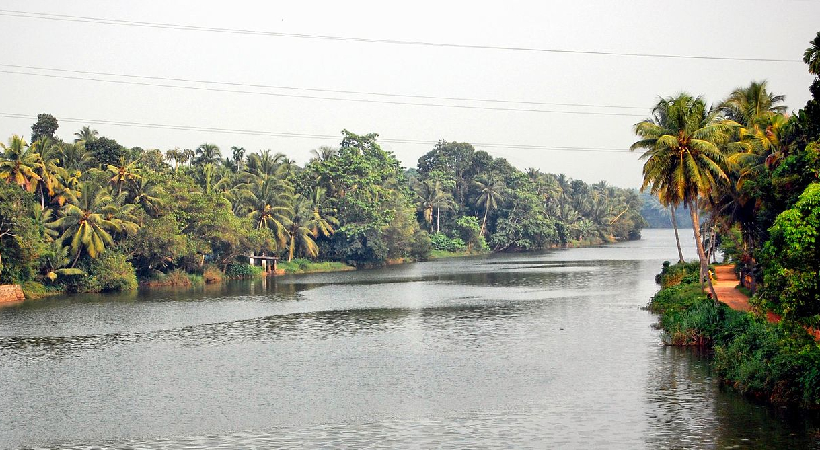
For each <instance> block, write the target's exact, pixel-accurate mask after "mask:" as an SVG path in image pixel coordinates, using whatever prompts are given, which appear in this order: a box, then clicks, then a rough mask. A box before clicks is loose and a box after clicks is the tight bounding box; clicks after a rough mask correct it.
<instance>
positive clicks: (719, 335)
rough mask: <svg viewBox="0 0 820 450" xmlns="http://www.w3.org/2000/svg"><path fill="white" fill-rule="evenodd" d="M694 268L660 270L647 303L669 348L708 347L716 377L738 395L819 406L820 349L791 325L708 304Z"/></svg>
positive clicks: (667, 266)
mask: <svg viewBox="0 0 820 450" xmlns="http://www.w3.org/2000/svg"><path fill="white" fill-rule="evenodd" d="M698 272H699V264H698V263H694V264H691V263H690V264H676V265H671V266H670V265H668V264H667V265H665V267H664V269H663V272H661V274H659V275H658V281H660V282H661V283H662V286H664V287H663V288H662V289H661V291H660V292H658V293H657V294H656V295H655V297H653V299H652V302H651V303H650V310H652V311H654V312H657V313H659V314H661V327H662V328H663V329H664V331H665V334H666V338H667V341H668V343H669V344H672V345H697V346H709V347H711V348H712V349H713V350H714V367H715V370H716V372H717V374H718V375H719V376H720V377H721V378H722V379H723V380H724V381H725V382H726V383H728V384H730V385H732V386H733V387H735V388H736V389H738V390H739V391H740V392H742V393H744V394H749V395H752V396H754V397H758V398H761V399H765V400H767V401H770V402H772V403H775V404H793V405H801V406H805V407H814V408H816V407H818V406H820V346H818V345H817V343H816V342H815V341H814V339H813V338H812V336H810V335H809V334H808V333H807V332H806V331H805V329H803V328H802V327H800V326H798V325H796V324H795V323H794V322H790V321H783V322H781V323H779V324H772V323H768V322H767V321H766V319H765V317H759V316H754V315H751V314H748V313H745V312H740V311H735V310H732V309H730V308H729V307H728V306H726V305H725V304H723V303H718V304H716V303H715V302H714V301H712V300H710V299H708V298H707V297H706V294H704V293H703V290H702V289H701V288H700V285H699V284H698V280H697V277H698Z"/></svg>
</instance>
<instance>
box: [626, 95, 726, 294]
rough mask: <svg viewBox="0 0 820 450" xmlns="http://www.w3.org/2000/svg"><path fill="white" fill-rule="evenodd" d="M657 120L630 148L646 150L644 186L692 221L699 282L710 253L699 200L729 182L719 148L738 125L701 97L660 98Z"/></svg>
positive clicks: (644, 126)
mask: <svg viewBox="0 0 820 450" xmlns="http://www.w3.org/2000/svg"><path fill="white" fill-rule="evenodd" d="M652 114H653V117H652V118H651V119H647V120H644V121H643V122H640V123H637V124H636V125H635V134H637V135H638V136H639V137H640V138H641V139H640V140H639V141H637V142H635V143H634V144H632V146H631V147H630V149H631V150H636V149H639V148H640V149H644V150H645V152H644V153H643V155H641V159H643V160H646V162H645V163H644V166H643V185H642V186H641V189H642V190H644V189H646V188H649V189H650V192H651V193H652V194H653V195H657V196H658V197H659V199H660V200H661V201H662V202H666V203H667V204H670V203H672V204H674V202H676V201H679V202H683V203H684V204H685V205H686V207H687V208H689V213H690V215H691V216H692V229H693V232H694V235H695V243H696V245H697V251H698V258H699V259H700V283H701V287H703V280H704V276H705V275H706V272H707V261H706V253H705V251H704V248H703V241H702V239H701V235H700V217H699V213H698V200H699V199H700V198H702V197H706V196H708V195H709V193H710V192H712V190H713V189H714V188H715V186H716V185H717V184H718V183H720V182H725V181H728V176H727V175H726V172H725V170H724V164H725V162H726V157H725V156H724V154H723V152H722V151H721V147H723V146H726V145H728V144H729V143H730V142H731V140H732V138H733V136H734V135H736V132H737V129H739V128H740V125H739V124H738V123H736V122H733V121H721V120H717V119H716V117H717V114H716V112H713V111H709V110H708V109H707V107H706V103H705V102H704V101H703V99H702V98H700V97H697V98H694V97H692V96H690V95H689V94H686V93H682V94H679V95H678V96H677V97H669V98H665V99H661V100H660V101H659V102H658V104H657V105H656V106H655V108H654V109H653V110H652ZM706 279H707V282H708V286H709V290H710V291H711V293H712V296H713V298H715V299H717V294H716V293H715V290H714V287H713V286H712V280H711V278H710V277H706Z"/></svg>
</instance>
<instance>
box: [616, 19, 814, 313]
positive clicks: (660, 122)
mask: <svg viewBox="0 0 820 450" xmlns="http://www.w3.org/2000/svg"><path fill="white" fill-rule="evenodd" d="M804 61H805V62H806V64H808V67H809V72H810V73H811V74H813V75H815V78H814V81H813V82H812V84H811V86H810V87H809V91H810V92H811V94H812V98H811V99H810V100H809V101H808V103H807V104H806V105H805V107H804V108H802V109H800V110H798V111H797V112H796V113H794V114H791V115H788V114H786V112H785V111H786V106H785V105H783V104H782V101H783V99H784V97H783V96H781V95H775V94H773V93H771V92H769V90H768V85H767V83H766V82H765V81H760V82H752V83H751V84H750V85H749V86H748V87H740V88H737V89H735V90H734V91H733V92H731V93H730V94H729V95H728V96H727V97H726V98H725V99H724V100H722V101H720V102H718V103H716V104H714V105H711V106H709V105H708V103H707V102H706V100H705V99H703V98H702V97H699V96H692V95H690V94H687V93H681V94H678V95H676V96H672V97H667V98H662V99H660V100H659V101H658V104H657V105H656V107H655V108H654V109H653V111H652V117H651V118H649V119H646V120H644V121H642V122H640V123H638V124H636V125H635V128H634V130H635V133H636V134H637V135H638V137H639V140H638V141H637V142H635V143H634V144H633V145H632V149H642V150H643V151H644V153H643V154H642V156H641V158H642V159H644V160H645V161H646V162H645V164H644V167H643V176H644V185H643V188H644V189H646V190H649V192H650V193H651V194H652V195H654V196H656V197H657V198H658V200H659V202H660V203H661V204H662V206H663V207H667V208H674V207H677V206H678V205H681V204H683V205H685V206H686V207H687V208H688V209H689V213H690V215H691V218H692V224H693V225H692V228H693V232H694V235H695V243H696V245H697V250H698V259H699V270H698V274H697V275H696V279H697V280H702V281H700V287H701V288H705V286H704V285H708V288H709V290H710V292H711V293H712V295H713V297H714V296H715V291H714V289H713V288H712V285H711V278H710V277H707V276H705V275H706V270H707V264H708V261H709V260H710V259H711V258H712V257H713V255H714V254H715V250H716V249H717V248H718V247H721V248H722V249H723V253H724V255H725V256H726V257H727V259H729V260H730V261H732V262H735V263H736V264H737V267H738V269H739V271H740V273H741V274H742V275H743V277H742V278H743V279H744V281H748V280H751V282H752V284H751V285H750V286H749V287H750V289H751V290H752V292H753V293H754V294H755V295H754V297H753V298H752V304H753V305H755V306H756V307H758V308H759V309H760V310H761V311H767V310H771V311H773V312H775V313H777V314H780V315H782V316H783V317H784V319H785V320H786V321H787V322H790V323H792V324H793V325H795V326H810V327H817V326H820V275H818V272H820V184H818V183H820V72H818V67H820V62H818V61H820V32H819V33H817V36H816V37H815V38H814V39H813V40H812V41H811V42H810V47H809V48H807V49H806V51H805V52H804ZM673 218H674V216H673ZM701 218H703V219H704V220H700V219H701ZM676 236H677V232H676ZM678 249H679V262H683V254H682V252H680V242H679V241H678ZM680 270H682V271H683V269H680ZM685 272H687V273H691V267H687V268H686V270H685ZM676 277H677V278H680V279H683V278H684V275H682V274H681V273H669V274H665V275H662V278H664V280H665V281H667V283H666V284H667V285H668V284H669V283H668V281H671V282H675V283H676V282H678V281H680V280H679V279H677V278H676ZM662 284H663V283H662ZM664 287H666V285H664Z"/></svg>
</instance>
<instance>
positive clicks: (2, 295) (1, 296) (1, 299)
mask: <svg viewBox="0 0 820 450" xmlns="http://www.w3.org/2000/svg"><path fill="white" fill-rule="evenodd" d="M25 299H26V297H25V295H23V288H21V287H20V285H18V284H0V303H17V302H22V301H23V300H25Z"/></svg>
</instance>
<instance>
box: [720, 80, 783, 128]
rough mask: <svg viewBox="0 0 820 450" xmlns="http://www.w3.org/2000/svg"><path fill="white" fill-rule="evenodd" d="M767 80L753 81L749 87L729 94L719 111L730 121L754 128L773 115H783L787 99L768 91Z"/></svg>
mask: <svg viewBox="0 0 820 450" xmlns="http://www.w3.org/2000/svg"><path fill="white" fill-rule="evenodd" d="M766 84H767V82H766V80H763V81H759V82H758V81H752V83H751V84H750V85H749V87H746V88H737V89H735V90H734V91H732V93H731V94H729V97H727V98H726V99H725V100H723V102H721V103H720V105H719V106H718V109H720V111H721V113H723V115H724V116H725V117H726V118H727V119H729V120H734V121H735V122H738V123H740V124H743V125H744V126H745V127H746V128H752V127H754V126H755V124H756V122H757V121H758V120H759V119H761V118H763V117H765V116H767V115H772V114H783V113H784V112H786V106H785V105H781V104H780V103H782V102H783V100H784V99H785V97H784V96H782V95H774V94H772V93H771V92H769V91H768V90H767V89H766Z"/></svg>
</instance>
